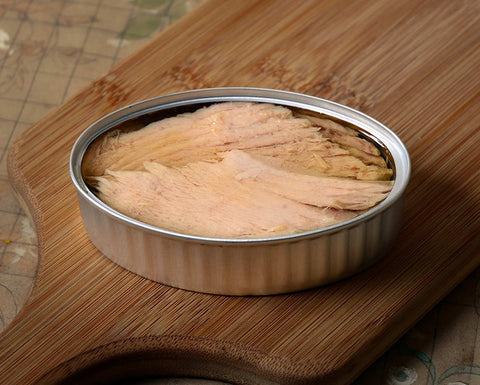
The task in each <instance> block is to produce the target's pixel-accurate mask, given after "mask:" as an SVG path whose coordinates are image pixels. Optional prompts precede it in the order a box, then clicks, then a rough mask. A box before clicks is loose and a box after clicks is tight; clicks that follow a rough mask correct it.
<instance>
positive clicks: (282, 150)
mask: <svg viewBox="0 0 480 385" xmlns="http://www.w3.org/2000/svg"><path fill="white" fill-rule="evenodd" d="M236 149H237V150H243V151H245V152H247V153H250V154H257V155H264V156H268V157H271V158H276V159H280V160H281V161H282V162H283V164H284V167H286V168H287V169H290V170H292V171H295V172H299V173H304V174H309V175H329V176H341V177H348V178H353V179H362V180H389V179H390V178H391V176H392V170H391V169H389V168H388V167H387V165H386V163H385V160H384V159H383V157H382V156H381V155H380V152H379V151H378V149H377V148H376V147H375V146H374V145H373V144H372V143H370V142H369V141H368V140H365V139H364V138H362V137H360V136H359V135H358V133H357V132H356V131H355V130H353V129H351V128H348V127H343V126H342V125H341V124H339V123H337V122H334V121H332V120H329V119H320V118H317V117H311V116H308V115H298V116H296V115H295V114H294V113H292V111H291V110H290V109H288V108H286V107H282V106H276V105H272V104H268V103H250V102H226V103H219V104H214V105H211V106H209V107H205V108H201V109H199V110H197V111H195V112H192V113H184V114H181V115H177V116H175V117H172V118H167V119H162V120H160V121H158V122H154V123H151V124H149V125H148V126H146V127H145V128H142V129H141V130H137V131H132V132H119V131H114V132H110V133H108V134H105V135H104V136H102V137H100V138H98V139H97V140H96V141H95V142H94V143H93V144H92V145H91V146H90V147H89V148H88V150H87V153H86V154H85V157H84V162H83V165H82V167H83V169H82V172H83V175H84V176H85V177H86V178H87V179H88V177H91V176H99V175H102V174H103V173H104V171H105V170H106V169H109V170H111V171H114V170H143V163H144V162H145V161H155V162H159V163H161V164H163V165H166V166H183V165H186V164H188V163H191V162H196V161H199V160H207V161H218V160H220V159H221V158H222V153H224V152H226V151H231V150H236Z"/></svg>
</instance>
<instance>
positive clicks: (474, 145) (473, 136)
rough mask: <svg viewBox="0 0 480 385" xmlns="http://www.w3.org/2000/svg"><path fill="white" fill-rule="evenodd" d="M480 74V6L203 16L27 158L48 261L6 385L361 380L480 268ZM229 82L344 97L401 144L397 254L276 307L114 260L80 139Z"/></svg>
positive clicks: (27, 196) (97, 89)
mask: <svg viewBox="0 0 480 385" xmlns="http://www.w3.org/2000/svg"><path fill="white" fill-rule="evenodd" d="M479 63H480V2H475V1H469V2H460V1H447V0H445V1H441V0H437V1H416V0H409V1H396V0H377V1H365V0H348V1H347V0H345V1H341V0H340V1H335V2H332V1H327V0H325V1H321V0H314V1H290V0H286V1H269V0H262V1H250V0H242V1H235V2H234V1H224V0H210V1H206V2H205V3H203V4H202V5H201V6H200V7H199V8H197V9H196V10H195V11H193V12H192V13H191V14H189V15H188V16H186V17H185V18H183V19H181V20H180V21H179V22H177V23H176V24H175V25H174V26H173V27H171V28H170V29H168V30H166V31H165V32H163V33H161V34H160V35H159V36H158V37H156V38H155V39H153V40H152V41H151V43H149V44H148V45H147V46H145V47H144V48H143V49H141V50H140V51H138V52H136V53H135V54H133V55H132V56H130V57H129V58H127V59H125V60H124V61H123V62H121V63H120V64H118V65H117V66H116V67H115V68H114V69H113V70H112V71H111V72H110V73H109V74H107V75H106V76H104V77H102V78H100V79H98V80H97V81H95V82H94V83H93V84H91V85H90V86H88V87H87V88H86V89H85V90H83V91H82V92H81V93H79V94H78V95H76V96H75V97H73V98H72V99H70V100H69V101H67V102H66V103H65V104H63V105H62V106H60V107H59V108H58V109H56V110H55V111H53V112H52V113H50V114H49V115H48V116H46V117H45V118H44V119H42V120H41V121H40V122H38V123H37V124H36V125H35V126H33V127H32V128H31V129H30V130H28V131H27V132H26V133H25V134H24V135H22V136H21V137H20V138H19V139H18V141H17V142H16V143H15V145H14V146H13V148H12V150H11V152H10V154H9V163H8V169H9V174H10V176H11V180H12V184H13V185H14V187H15V189H16V191H17V192H18V195H19V198H20V199H21V200H23V201H24V204H25V207H26V208H27V210H28V211H29V213H30V214H31V217H32V220H33V222H34V224H35V226H36V229H37V232H38V238H39V249H40V256H39V268H38V274H37V279H36V284H35V287H34V289H33V292H32V294H31V297H30V299H29V301H28V303H27V304H26V305H25V307H24V308H23V310H22V312H21V313H20V314H19V315H18V317H17V318H16V319H15V320H14V321H13V322H12V323H11V324H10V326H9V327H8V328H7V329H6V330H5V332H4V333H3V334H2V335H1V336H0V374H1V376H0V378H1V382H2V384H32V383H37V382H39V383H45V384H52V383H56V382H58V381H60V380H65V379H66V380H65V383H69V384H70V383H75V381H74V379H75V380H76V381H77V383H92V378H94V379H97V380H101V379H103V380H104V382H102V383H112V382H113V381H116V380H119V379H125V378H127V377H128V376H129V375H131V374H134V373H143V374H154V375H161V374H164V375H165V374H169V375H179V374H180V375H190V376H196V375H197V376H203V377H207V378H215V379H221V380H225V381H231V382H234V383H242V384H260V383H261V384H273V383H280V384H322V383H325V384H344V383H348V382H351V381H352V380H353V379H354V378H356V376H358V375H359V374H360V373H361V372H362V371H363V370H364V369H366V368H367V367H368V365H370V364H371V363H372V362H373V361H374V360H375V359H376V358H378V357H379V356H380V355H381V354H382V353H383V352H385V351H386V350H387V349H388V347H389V346H390V345H391V344H393V343H394V341H395V340H396V339H398V338H399V337H400V336H401V335H402V334H403V333H404V332H406V331H407V330H408V329H409V328H410V327H412V326H413V325H414V323H415V322H416V321H418V320H419V319H420V318H421V317H422V316H423V315H424V314H425V313H426V312H427V311H428V310H429V309H431V308H432V307H433V306H434V305H435V304H436V303H437V302H438V301H439V300H440V299H442V298H443V297H444V296H445V295H446V294H447V293H448V292H449V291H450V290H452V289H453V288H454V287H455V286H456V285H457V284H458V283H459V282H461V281H462V280H463V279H464V278H465V277H466V276H467V275H468V274H469V273H470V272H472V271H473V270H474V269H475V268H476V267H477V266H478V265H479V263H480V253H479V248H480V247H479V246H480V244H479V243H480V242H479V233H480V231H479V230H480V223H479V217H480V204H479V200H480V178H479V172H478V167H479V166H478V165H479V164H480V152H479V145H480V71H479ZM217 86H255V87H268V88H278V89H284V90H289V91H297V92H302V93H306V94H310V95H314V96H318V97H322V98H326V99H330V100H334V101H336V102H340V103H343V104H346V105H348V106H351V107H354V108H357V109H359V110H361V111H363V112H365V113H367V114H369V115H371V116H373V117H374V118H376V119H378V120H380V121H381V122H383V123H384V124H386V125H387V126H389V127H390V128H391V129H392V130H393V131H395V132H396V133H397V134H398V135H399V136H400V137H401V138H402V139H403V141H404V142H405V144H406V146H407V148H408V150H409V151H410V154H411V159H412V165H413V174H412V179H411V183H410V185H409V188H408V190H407V193H406V203H405V217H404V222H403V226H402V229H401V233H400V236H399V238H398V241H397V243H396V247H395V249H394V251H393V252H392V253H391V254H390V255H388V256H387V257H386V259H385V260H383V261H382V262H380V263H378V264H377V265H375V266H373V267H372V268H370V269H368V270H367V271H364V272H363V273H361V274H358V275H356V276H354V277H352V278H350V279H347V280H344V281H342V282H339V283H336V284H332V285H329V286H326V287H322V288H319V289H316V290H310V291H306V292H301V293H295V294H289V295H277V296H269V297H226V296H213V295H205V294H199V293H192V292H187V291H183V290H178V289H174V288H170V287H166V286H163V285H161V284H158V283H155V282H151V281H148V280H146V279H143V278H141V277H139V276H136V275H135V274H133V273H131V272H128V271H126V270H124V269H122V268H120V267H118V266H116V265H115V264H114V263H112V262H111V261H110V260H109V259H107V258H106V257H104V256H103V255H102V254H101V253H100V252H98V251H97V250H96V249H95V247H94V246H93V245H92V244H91V243H90V241H89V240H88V238H87V236H86V234H85V230H84V228H83V225H82V221H81V218H80V215H79V209H78V206H77V200H76V193H75V189H74V187H73V185H72V183H71V181H70V177H69V171H68V158H69V153H70V149H71V147H72V145H73V143H74V141H75V140H76V138H77V137H78V135H79V134H80V133H81V132H82V131H83V130H84V129H85V128H86V127H87V126H88V125H89V124H91V123H92V122H94V121H95V120H97V119H99V118H100V117H102V116H104V115H105V114H107V113H108V112H111V111H113V110H116V109H118V108H120V107H122V106H125V105H127V104H130V103H133V102H136V101H139V100H143V99H146V98H149V97H153V96H158V95H162V94H166V93H170V92H174V91H182V90H187V89H193V88H205V87H217ZM85 368H88V370H86V371H85V370H84V369H85ZM82 370H84V371H83V372H82ZM75 373H77V374H76V375H75ZM72 375H75V376H74V377H73V378H72V377H69V376H72ZM107 380H108V381H110V382H108V381H107ZM82 381H83V382H82Z"/></svg>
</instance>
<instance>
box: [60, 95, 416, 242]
mask: <svg viewBox="0 0 480 385" xmlns="http://www.w3.org/2000/svg"><path fill="white" fill-rule="evenodd" d="M223 101H256V102H263V103H274V104H281V105H285V106H290V107H297V108H304V109H309V110H311V111H314V112H318V113H322V114H327V115H330V116H332V117H334V118H337V119H341V120H344V121H346V122H348V123H350V124H352V125H355V126H358V127H360V128H362V129H364V130H365V131H367V132H369V133H370V134H371V135H372V136H374V137H376V138H377V139H378V140H380V141H381V143H382V144H383V145H384V146H385V147H386V148H388V150H389V152H390V153H391V156H392V158H393V161H394V163H395V170H396V176H395V182H394V186H393V188H392V191H391V192H390V194H389V195H388V196H387V198H386V199H385V200H384V201H382V202H381V203H380V204H379V205H377V206H376V207H375V208H373V209H371V210H369V211H367V212H365V213H363V214H361V215H359V216H357V217H355V218H353V219H351V220H349V221H345V222H341V223H339V224H336V225H333V226H328V227H325V228H322V229H318V230H312V231H308V232H303V233H297V234H292V235H287V236H277V237H268V238H253V239H237V238H233V239H231V238H209V237H200V236H193V235H188V234H182V233H176V232H172V231H168V230H165V229H160V228H157V227H155V226H151V225H148V224H146V223H143V222H140V221H137V220H134V219H132V218H130V217H128V216H126V215H123V214H122V213H119V212H118V211H116V210H113V209H112V208H111V207H109V206H108V205H106V204H104V203H103V202H102V201H101V200H100V199H98V198H97V197H96V196H95V195H94V194H93V193H91V191H90V190H89V189H88V187H87V186H86V184H85V182H84V181H83V178H82V175H81V162H82V159H83V156H84V154H85V151H86V149H87V148H88V146H89V145H90V144H91V143H92V142H93V140H94V139H95V138H96V137H98V136H99V135H101V134H102V133H104V132H106V131H108V130H109V129H111V128H112V127H113V126H116V125H118V124H120V123H122V122H124V121H126V120H129V119H132V118H135V117H138V116H140V115H143V114H146V113H150V112H155V111H159V110H162V109H169V108H173V107H177V106H185V105H194V104H202V103H217V102H223ZM69 167H70V176H71V179H72V181H73V183H74V185H75V187H76V189H77V192H78V194H79V195H80V196H81V197H82V198H84V199H86V200H87V201H88V202H90V204H92V205H93V206H95V207H97V208H98V209H100V210H101V211H103V212H104V213H105V214H107V215H109V216H111V217H113V218H115V219H116V220H117V221H121V222H123V223H126V224H128V225H130V226H134V227H138V228H142V229H143V230H145V231H149V232H154V233H158V234H162V235H163V236H166V237H173V238H179V239H182V240H183V241H192V242H196V243H197V242H201V243H215V244H242V245H246V244H255V245H258V244H263V243H278V242H281V243H282V242H285V241H298V240H299V239H305V238H312V237H318V236H320V235H324V234H330V233H334V232H337V231H341V230H343V229H345V228H348V227H351V226H355V225H356V224H357V223H359V222H362V221H365V220H368V219H369V218H371V217H374V216H376V215H378V214H379V213H380V212H382V211H383V210H385V209H386V208H388V207H389V206H390V205H392V204H393V203H394V202H395V201H396V200H398V199H399V198H400V197H401V196H402V195H403V193H404V191H405V189H406V186H407V184H408V181H409V178H410V159H409V156H408V151H407V150H406V148H405V146H404V144H403V143H402V141H401V140H400V139H399V138H398V137H397V135H396V134H395V133H393V132H392V131H391V130H390V129H388V128H387V127H386V126H384V125H383V124H381V123H380V122H378V121H377V120H375V119H373V118H371V117H369V116H368V115H366V114H363V113H362V112H359V111H357V110H354V109H352V108H350V107H347V106H344V105H341V104H338V103H335V102H332V101H329V100H325V99H321V98H317V97H313V96H309V95H304V94H299V93H294V92H289V91H283V90H275V89H264V88H248V87H226V88H208V89H199V90H190V91H184V92H178V93H172V94H168V95H164V96H159V97H156V98H151V99H147V100H144V101H140V102H138V103H135V104H131V105H129V106H126V107H124V108H121V109H119V110H116V111H114V112H112V113H110V114H108V115H106V116H105V117H103V118H101V119H100V120H98V121H96V122H95V123H93V124H92V125H90V126H89V127H88V128H87V129H86V130H85V131H84V132H83V133H82V134H81V135H80V136H79V138H78V139H77V141H76V142H75V144H74V146H73V148H72V151H71V155H70V162H69Z"/></svg>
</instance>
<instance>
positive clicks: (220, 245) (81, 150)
mask: <svg viewBox="0 0 480 385" xmlns="http://www.w3.org/2000/svg"><path fill="white" fill-rule="evenodd" d="M223 102H252V103H268V104H272V105H276V106H282V107H286V108H288V109H291V110H293V111H297V112H298V111H300V112H301V113H302V114H307V115H309V116H319V117H322V118H325V117H326V118H328V119H331V120H333V121H335V122H339V123H342V124H344V125H345V126H348V127H350V128H353V129H354V130H358V132H359V135H360V136H361V137H363V138H365V139H367V140H368V141H370V142H371V143H373V144H374V145H375V146H376V147H377V148H378V149H379V150H380V152H381V154H382V155H383V157H384V158H385V161H386V164H388V167H389V168H391V170H392V187H391V190H390V192H389V193H388V195H387V196H386V198H385V199H383V200H382V201H381V202H380V203H378V204H377V205H375V206H374V207H373V208H371V209H368V210H365V211H362V212H361V213H360V214H359V215H357V216H355V217H354V218H351V219H348V220H345V221H342V222H340V223H336V224H333V225H328V226H326V227H322V228H315V229H311V230H308V231H302V232H297V233H293V234H286V235H285V234H284V235H274V236H271V237H269V236H261V237H253V238H230V237H215V236H201V235H190V234H187V233H181V232H178V231H172V230H169V229H166V228H160V227H156V226H153V225H151V224H148V223H144V222H143V221H140V220H137V219H133V218H132V217H129V216H127V215H125V214H123V213H121V212H120V211H117V210H115V209H113V208H112V207H110V206H109V205H107V204H106V203H104V202H103V201H102V200H101V199H99V197H98V196H97V194H96V192H95V190H94V189H92V188H91V186H89V185H88V184H87V183H86V181H85V178H84V175H82V163H83V162H84V158H85V154H86V152H87V149H88V148H89V146H91V145H92V143H93V142H94V141H95V140H96V139H98V138H99V137H101V136H102V135H105V134H106V133H107V132H110V131H112V130H117V129H119V128H120V129H121V130H122V129H124V128H125V127H127V128H126V130H129V131H131V130H134V129H136V128H137V127H143V126H145V125H146V124H148V123H149V122H154V121H158V120H159V119H163V118H168V117H172V116H177V115H178V114H183V113H186V112H193V111H196V110H198V109H201V108H203V107H206V106H207V107H208V106H210V105H214V104H218V103H223ZM158 145H159V146H161V145H162V143H158ZM70 174H71V177H72V180H73V183H74V185H75V187H76V189H77V193H78V201H79V206H80V212H81V216H82V219H83V222H84V225H85V229H86V231H87V234H88V236H89V238H90V240H91V241H92V242H93V244H94V245H95V246H96V247H97V248H98V249H99V250H100V251H101V252H102V253H103V254H104V255H106V256H107V257H108V258H110V259H111V260H112V261H114V262H115V263H117V264H119V265H121V266H123V267H124V268H126V269H128V270H130V271H132V272H134V273H137V274H139V275H141V276H144V277H146V278H148V279H151V280H154V281H157V282H160V283H163V284H166V285H169V286H173V287H177V288H182V289H186V290H192V291H198V292H203V293H212V294H223V295H268V294H278V293H287V292H294V291H299V290H304V289H310V288H314V287H317V286H320V285H324V284H327V283H331V282H334V281H337V280H340V279H343V278H345V277H348V276H350V275H352V274H355V273H357V272H359V271H361V270H363V269H365V268H366V267H368V266H370V265H371V264H372V263H374V262H376V261H378V260H379V259H380V258H382V257H383V256H385V255H386V254H387V253H388V252H389V250H390V249H391V247H392V245H393V243H394V241H395V239H396V236H397V233H398V231H399V227H400V222H401V217H402V208H403V195H404V191H405V189H406V186H407V183H408V181H409V177H410V160H409V155H408V152H407V150H406V148H405V146H404V145H403V143H402V142H401V140H400V139H399V138H398V137H397V136H396V135H395V134H394V133H393V132H392V131H391V130H389V129H388V128H387V127H385V126H384V125H382V124H381V123H379V122H378V121H376V120H374V119H372V118H371V117H369V116H367V115H365V114H363V113H360V112H358V111H356V110H354V109H351V108H349V107H346V106H342V105H339V104H337V103H334V102H331V101H327V100H324V99H319V98H316V97H312V96H308V95H303V94H298V93H292V92H286V91H280V90H271V89H260V88H215V89H202V90H193V91H187V92H181V93H176V94H170V95H165V96H160V97H158V98H154V99H149V100H146V101H142V102H139V103H136V104H133V105H130V106H127V107H125V108H122V109H120V110H118V111H115V112H113V113H111V114H109V115H107V116H105V117H104V118H102V119H100V120H99V121H97V122H95V123H94V124H92V125H91V126H90V127H88V128H87V129H86V130H85V131H84V132H83V133H82V134H81V136H80V137H79V138H78V140H77V141H76V143H75V145H74V147H73V149H72V152H71V157H70ZM198 204H199V205H201V204H202V203H201V201H199V203H198Z"/></svg>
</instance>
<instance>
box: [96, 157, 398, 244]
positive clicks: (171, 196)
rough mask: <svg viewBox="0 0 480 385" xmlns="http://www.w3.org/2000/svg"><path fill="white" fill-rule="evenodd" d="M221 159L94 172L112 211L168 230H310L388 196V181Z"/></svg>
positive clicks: (241, 233)
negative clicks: (352, 177)
mask: <svg viewBox="0 0 480 385" xmlns="http://www.w3.org/2000/svg"><path fill="white" fill-rule="evenodd" d="M222 157H223V159H222V160H220V161H218V162H213V163H212V162H205V161H198V162H192V163H189V164H187V165H185V166H182V167H168V166H165V165H162V164H160V163H157V162H145V163H144V170H142V171H131V170H127V171H107V172H106V173H105V175H104V176H102V177H96V178H95V180H96V184H97V189H98V191H99V192H100V193H99V197H100V199H102V200H103V201H104V202H105V203H107V204H108V205H109V206H111V207H113V208H114V209H116V210H118V211H120V212H122V213H124V214H126V215H128V216H130V217H132V218H135V219H138V220H140V221H143V222H146V223H149V224H151V225H154V226H157V227H160V228H163V229H167V230H170V231H175V232H180V233H185V234H191V235H198V236H207V237H221V238H258V237H271V236H276V235H285V234H292V233H298V232H303V231H309V230H314V229H317V228H321V227H325V226H329V225H332V224H335V223H338V222H342V221H345V220H348V219H351V218H354V217H355V216H357V215H358V212H357V211H354V210H365V209H368V208H370V207H372V206H374V205H375V204H377V203H378V202H379V201H381V200H382V199H384V198H385V196H386V194H388V192H389V191H390V188H391V182H383V181H382V182H376V181H373V182H368V181H358V180H347V181H346V180H342V179H340V178H331V177H317V176H310V175H301V174H296V173H292V172H290V171H286V170H282V169H279V168H276V167H273V166H271V165H268V164H266V163H264V162H262V158H257V157H253V156H251V155H249V154H248V153H246V152H243V151H238V150H234V151H229V152H226V153H224V154H223V155H222Z"/></svg>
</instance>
